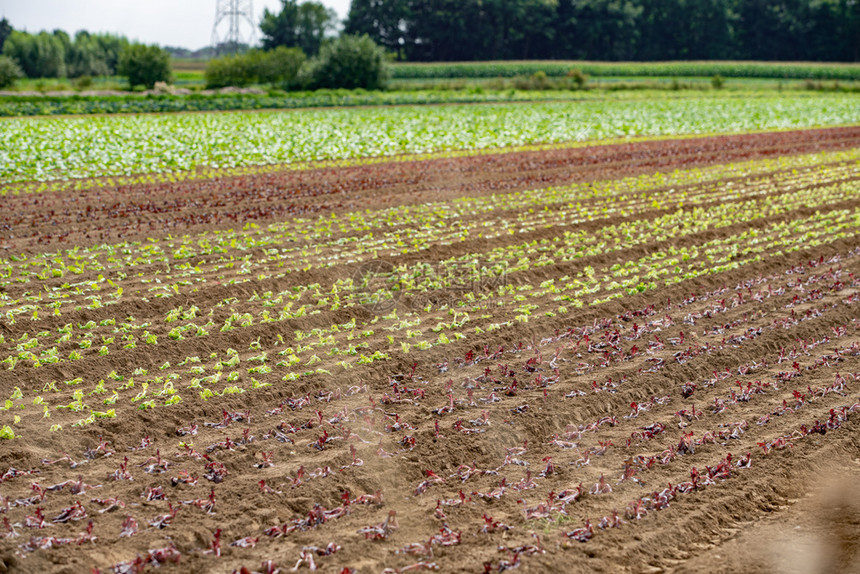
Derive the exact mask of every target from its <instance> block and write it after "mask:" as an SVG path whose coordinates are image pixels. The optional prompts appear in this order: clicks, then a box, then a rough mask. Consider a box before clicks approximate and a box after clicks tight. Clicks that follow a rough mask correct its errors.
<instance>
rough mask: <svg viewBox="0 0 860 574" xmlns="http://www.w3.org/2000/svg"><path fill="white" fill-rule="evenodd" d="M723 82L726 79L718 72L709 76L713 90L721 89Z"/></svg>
mask: <svg viewBox="0 0 860 574" xmlns="http://www.w3.org/2000/svg"><path fill="white" fill-rule="evenodd" d="M725 83H726V81H725V80H724V79H723V77H722V76H721V75H719V74H716V75H714V76H712V77H711V87H713V88H714V89H715V90H721V89H722V88H723V86H724V85H725Z"/></svg>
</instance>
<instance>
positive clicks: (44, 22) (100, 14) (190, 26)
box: [0, 0, 350, 50]
mask: <svg viewBox="0 0 860 574" xmlns="http://www.w3.org/2000/svg"><path fill="white" fill-rule="evenodd" d="M253 3H254V12H255V17H254V20H255V21H256V22H259V20H260V17H261V16H262V14H263V9H264V8H269V10H276V9H278V7H279V6H280V5H281V2H280V0H253ZM322 3H323V4H325V5H326V6H329V7H331V8H334V9H335V10H336V11H337V13H338V14H339V15H340V17H341V18H345V17H346V13H347V12H348V11H349V3H350V0H322ZM217 4H218V0H0V18H2V17H3V16H5V17H6V18H8V19H9V23H10V24H12V26H13V27H14V28H15V29H18V30H27V31H28V32H38V31H39V30H54V29H56V28H60V29H63V30H66V31H67V32H69V33H70V34H74V33H75V32H76V31H78V30H82V29H86V30H89V31H91V32H113V33H119V34H123V35H125V36H127V37H129V38H130V39H132V40H139V41H141V42H147V43H156V44H161V45H162V46H180V47H185V48H191V49H192V50H195V49H198V48H202V47H203V46H207V45H209V43H210V40H211V38H212V25H213V24H214V23H215V7H216V6H217ZM225 24H226V23H225ZM224 32H226V28H225V29H224V30H222V33H224ZM242 33H243V34H247V33H248V28H247V27H246V28H244V29H243V30H242ZM256 33H257V38H259V29H258V30H256Z"/></svg>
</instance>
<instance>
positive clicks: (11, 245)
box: [0, 94, 860, 574]
mask: <svg viewBox="0 0 860 574" xmlns="http://www.w3.org/2000/svg"><path fill="white" fill-rule="evenodd" d="M858 110H860V106H858V105H857V100H856V98H853V97H851V96H849V95H846V94H833V95H818V96H816V97H814V98H813V97H809V96H803V97H801V96H796V95H795V96H785V97H783V98H777V97H761V98H731V97H723V98H719V97H716V96H712V97H702V98H677V99H661V100H654V101H650V102H649V101H645V102H643V101H636V102H635V103H633V102H628V101H625V100H623V99H622V100H617V101H614V100H613V101H598V102H592V101H582V102H563V103H561V102H545V103H528V104H515V103H504V104H481V105H471V106H466V105H447V106H426V107H384V108H377V107H367V108H355V109H333V110H303V111H296V112H248V113H218V114H173V115H145V116H132V115H127V116H109V117H106V116H97V117H88V118H81V117H72V116H63V117H55V118H31V119H4V120H0V123H2V130H0V182H1V183H0V186H2V187H0V189H2V194H3V201H2V202H0V315H2V320H0V402H2V407H0V570H4V571H9V572H27V573H29V572H33V573H36V572H39V573H41V572H58V573H60V572H62V573H75V572H86V571H90V570H92V571H93V572H101V573H105V574H107V573H114V574H126V573H138V572H155V571H158V572H167V573H171V572H176V573H179V572H183V573H185V572H226V573H230V572H238V573H241V574H247V573H250V572H265V573H269V574H271V573H274V572H288V571H298V572H301V571H304V570H314V569H318V570H320V571H323V572H334V573H341V574H348V573H359V572H360V573H366V572H385V573H387V574H394V573H401V572H403V573H405V572H413V571H414V572H420V571H440V572H487V573H489V572H503V571H508V570H512V569H518V570H519V571H523V572H544V571H564V572H652V573H656V572H662V571H667V570H674V571H690V572H692V571H713V572H737V571H744V572H771V571H793V570H792V569H794V571H798V572H813V571H821V572H827V571H835V570H836V569H840V570H850V569H851V568H854V567H856V564H857V560H858V550H860V548H858V543H857V538H856V524H857V522H858V520H860V490H858V488H857V487H856V486H854V485H855V484H856V480H857V476H858V473H860V468H858V465H860V443H858V429H860V427H858V421H860V398H858V396H860V393H858V388H860V382H858V378H860V334H858V329H860V312H858V310H860V197H858V196H860V117H858V115H860V111H858Z"/></svg>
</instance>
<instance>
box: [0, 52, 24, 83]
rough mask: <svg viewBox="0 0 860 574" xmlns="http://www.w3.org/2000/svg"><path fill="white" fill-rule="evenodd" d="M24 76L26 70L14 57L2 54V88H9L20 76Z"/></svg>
mask: <svg viewBox="0 0 860 574" xmlns="http://www.w3.org/2000/svg"><path fill="white" fill-rule="evenodd" d="M23 76H24V72H22V71H21V68H20V67H18V64H16V63H15V60H13V59H12V58H7V57H6V56H0V88H8V87H10V86H13V85H15V81H16V80H17V79H18V78H21V77H23Z"/></svg>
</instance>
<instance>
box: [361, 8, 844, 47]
mask: <svg viewBox="0 0 860 574" xmlns="http://www.w3.org/2000/svg"><path fill="white" fill-rule="evenodd" d="M345 32H347V33H350V34H367V35H369V36H370V37H371V38H373V39H374V40H375V41H376V42H377V43H378V44H380V45H382V46H384V47H385V48H386V49H387V50H389V51H390V52H393V53H395V54H397V56H398V58H399V59H402V60H410V61H469V60H518V59H564V60H573V59H583V60H610V61H622V60H631V61H659V60H730V59H731V60H783V61H832V62H856V61H860V1H858V0H353V1H352V4H351V7H350V10H349V15H348V17H347V19H346V22H345Z"/></svg>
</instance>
